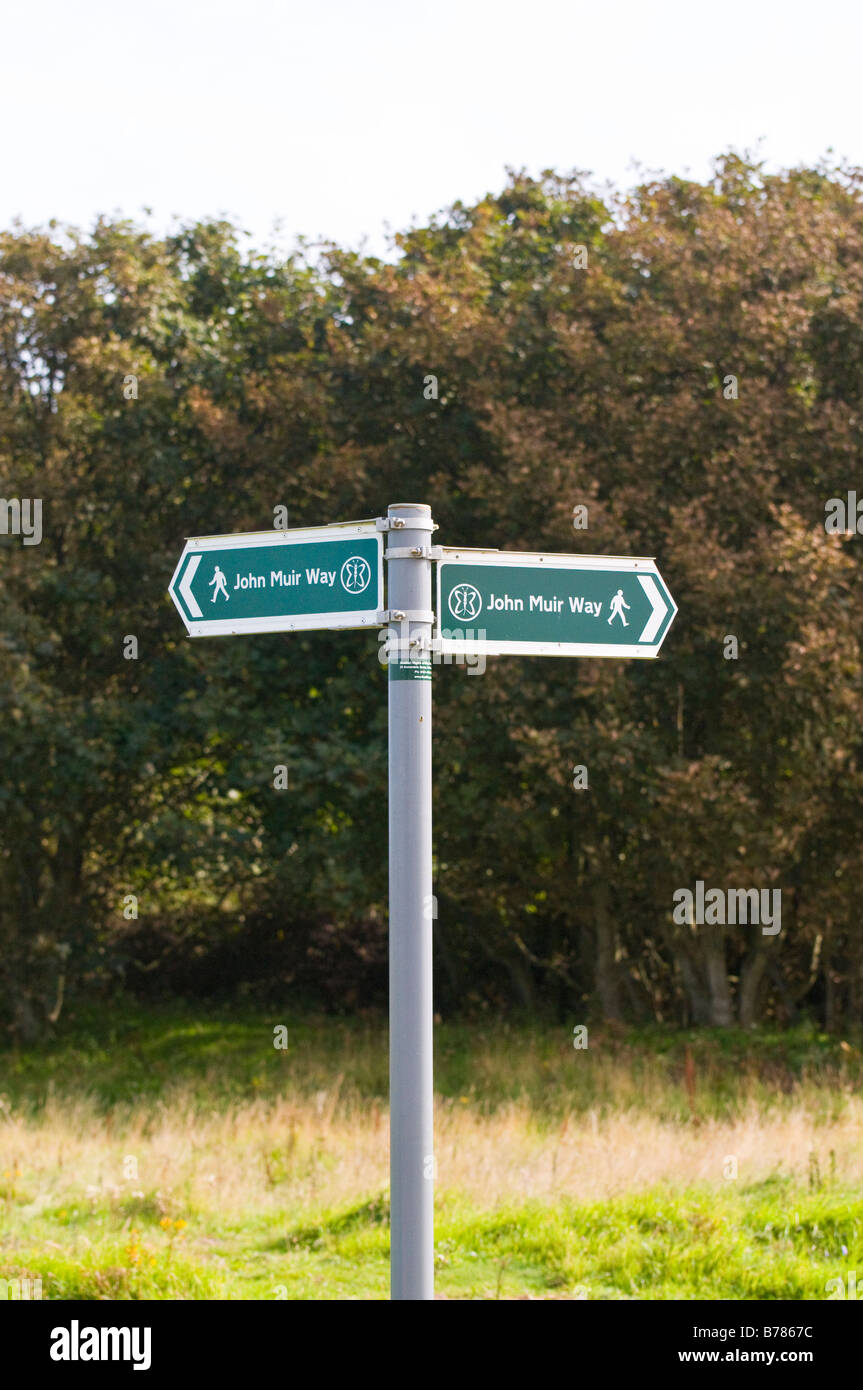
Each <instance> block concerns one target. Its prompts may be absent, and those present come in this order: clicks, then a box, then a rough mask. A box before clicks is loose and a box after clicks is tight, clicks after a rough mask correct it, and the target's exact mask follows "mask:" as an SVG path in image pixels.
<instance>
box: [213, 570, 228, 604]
mask: <svg viewBox="0 0 863 1390" xmlns="http://www.w3.org/2000/svg"><path fill="white" fill-rule="evenodd" d="M214 584H215V586H216V587H215V589H213V597H212V599H211V602H212V603H215V602H216V599H217V598H218V596H219V594H220V593H221V594H224V595H225V598H227V597H228V587H227V585H226V583H225V576H224V574H223V572H222V571H221V570H220V569H219V566H218V565H216V573H215V574H214V575H213V577H212V579H211V580H210V583H209V586H208V587H209V588H211V589H212V588H213V585H214Z"/></svg>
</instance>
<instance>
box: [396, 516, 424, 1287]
mask: <svg viewBox="0 0 863 1390" xmlns="http://www.w3.org/2000/svg"><path fill="white" fill-rule="evenodd" d="M387 515H388V517H389V522H390V529H389V532H388V545H387V551H391V550H396V549H397V550H410V549H414V548H418V549H419V554H418V555H404V556H401V557H400V558H397V559H392V560H388V564H387V604H388V606H389V610H390V626H391V627H392V628H394V629H395V630H397V631H398V633H399V653H398V657H394V655H393V654H392V653H391V655H390V660H389V682H388V684H389V833H390V903H389V922H390V931H389V948H390V962H389V963H390V1297H391V1298H393V1299H400V1300H401V1299H431V1298H434V1176H435V1172H434V1170H435V1160H434V1147H433V1146H434V1133H433V1110H432V1106H433V1063H432V1043H433V1035H432V1030H433V1017H432V919H433V915H434V914H433V899H432V838H431V817H432V808H431V798H432V738H431V713H432V699H431V697H432V688H431V675H432V668H431V661H430V658H429V648H428V645H427V644H428V642H429V641H430V639H431V634H432V624H431V621H427V620H424V619H422V618H417V617H414V616H412V615H414V614H429V615H430V612H431V607H432V563H431V560H430V559H429V558H428V556H427V555H423V553H422V552H423V550H427V547H428V546H429V545H430V543H431V533H432V526H433V523H432V520H431V508H430V507H427V506H425V505H423V504H421V503H412V502H399V503H393V504H392V505H391V506H390V507H389V508H388V511H387ZM399 613H404V614H406V615H408V616H407V617H406V618H405V619H404V620H401V619H400V618H399V617H398V616H396V615H398V614H399ZM408 639H409V640H408ZM409 649H410V652H411V653H412V654H413V655H414V656H415V655H416V653H417V652H418V651H422V653H423V659H420V660H416V659H411V656H410V655H409Z"/></svg>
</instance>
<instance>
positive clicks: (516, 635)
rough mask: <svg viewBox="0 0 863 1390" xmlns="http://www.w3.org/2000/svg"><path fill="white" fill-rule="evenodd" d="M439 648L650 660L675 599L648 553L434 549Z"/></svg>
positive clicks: (447, 651) (446, 651)
mask: <svg viewBox="0 0 863 1390" xmlns="http://www.w3.org/2000/svg"><path fill="white" fill-rule="evenodd" d="M441 555H442V558H441V560H440V563H439V564H438V602H437V621H438V627H437V631H436V633H435V648H436V649H437V650H438V651H440V652H442V653H444V654H451V655H457V654H459V653H481V652H485V653H487V654H488V655H491V656H493V655H508V654H514V655H517V654H521V655H525V656H634V657H653V656H656V655H657V654H658V652H659V648H660V647H661V646H662V642H663V639H664V638H665V635H666V633H667V632H668V629H669V627H670V626H671V623H672V620H673V618H674V615H675V613H676V612H677V605H676V604H675V602H674V600H673V598H672V597H671V595H670V594H669V592H668V589H667V588H666V587H665V584H664V583H663V581H662V578H661V576H660V573H659V570H658V569H657V568H656V565H655V563H654V561H653V560H651V559H630V558H619V557H616V556H606V555H602V556H600V555H538V554H529V553H522V552H518V553H507V552H501V551H494V550H491V551H470V550H456V549H451V548H449V547H447V546H443V547H441Z"/></svg>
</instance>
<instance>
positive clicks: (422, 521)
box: [375, 516, 438, 533]
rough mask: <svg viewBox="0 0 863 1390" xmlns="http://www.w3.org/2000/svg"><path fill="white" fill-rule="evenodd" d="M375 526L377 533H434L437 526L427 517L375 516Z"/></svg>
mask: <svg viewBox="0 0 863 1390" xmlns="http://www.w3.org/2000/svg"><path fill="white" fill-rule="evenodd" d="M375 526H376V528H377V529H378V531H428V532H429V533H431V532H432V531H436V530H437V529H438V524H437V522H436V521H432V519H431V517H428V516H417V517H413V516H411V517H407V516H377V517H375Z"/></svg>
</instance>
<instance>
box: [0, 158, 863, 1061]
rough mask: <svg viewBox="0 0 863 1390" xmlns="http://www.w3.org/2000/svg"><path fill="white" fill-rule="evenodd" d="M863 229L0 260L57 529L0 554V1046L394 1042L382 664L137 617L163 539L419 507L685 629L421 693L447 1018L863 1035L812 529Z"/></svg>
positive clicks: (843, 708)
mask: <svg viewBox="0 0 863 1390" xmlns="http://www.w3.org/2000/svg"><path fill="white" fill-rule="evenodd" d="M860 188H861V183H860V175H859V174H858V173H857V172H856V171H849V170H837V169H833V168H829V167H826V166H825V167H819V168H817V169H811V170H805V169H804V170H792V171H789V172H786V173H783V174H776V175H768V174H766V173H765V172H764V170H763V168H761V167H760V166H758V165H757V164H753V163H751V162H748V161H747V160H745V159H740V158H737V157H727V158H725V159H722V160H719V161H718V162H717V166H716V174H715V178H714V179H713V180H712V181H710V182H708V183H707V184H705V185H699V184H695V183H692V182H689V181H685V180H680V179H676V178H668V179H665V180H656V181H654V182H651V183H649V184H645V185H643V186H640V187H638V188H636V189H634V190H632V191H631V193H629V194H628V195H627V196H625V197H623V196H621V197H619V198H615V199H609V200H608V201H607V203H603V202H602V201H600V200H599V199H598V198H597V197H596V195H595V193H594V192H593V191H592V190H591V189H590V188H589V187H588V186H587V185H586V183H585V181H584V180H583V178H582V176H580V175H578V174H572V175H566V176H563V175H557V174H554V173H553V172H550V171H549V172H547V173H545V174H543V175H542V176H541V177H540V178H538V179H532V178H530V177H528V176H527V175H526V174H524V173H518V172H513V173H511V175H510V178H509V182H508V184H507V187H506V188H504V189H503V191H502V192H501V193H500V194H499V195H497V196H491V195H489V196H488V197H486V198H483V199H482V200H480V201H479V202H478V203H477V204H476V205H475V206H473V207H467V206H464V205H461V204H457V205H456V206H455V207H453V208H452V209H450V210H449V211H448V212H447V213H446V214H443V215H442V216H441V217H439V218H437V219H434V220H433V221H432V222H431V223H430V225H429V226H428V227H417V228H414V229H412V230H411V231H409V232H406V233H404V234H402V235H400V236H398V237H396V239H395V247H394V251H395V259H394V261H393V262H392V263H390V262H385V261H382V260H378V259H375V258H368V257H363V256H360V255H357V254H355V253H347V252H344V251H342V250H340V249H339V248H337V247H329V248H327V250H326V252H325V254H324V255H323V256H322V257H321V258H320V260H319V261H318V263H316V264H312V263H311V262H310V260H309V259H308V258H307V257H306V256H305V254H304V253H303V252H298V253H297V254H296V255H295V256H293V257H291V258H288V259H287V260H286V261H279V260H277V259H275V258H273V257H271V256H269V255H262V254H258V253H256V252H254V251H253V250H251V249H250V248H248V247H247V246H246V245H245V244H244V243H243V239H242V237H241V235H240V234H239V233H238V232H237V231H236V230H235V229H234V228H233V227H231V226H230V225H229V224H227V223H224V222H210V223H200V224H195V225H192V226H189V227H185V228H182V229H180V230H179V231H178V232H177V233H176V234H174V235H172V236H170V237H167V238H165V239H163V240H160V239H157V238H153V237H151V236H149V235H148V234H146V233H144V232H142V231H140V230H139V229H137V228H135V227H134V226H132V225H131V224H130V223H128V222H109V221H107V220H101V221H100V222H98V223H97V225H96V226H95V227H94V228H93V230H92V232H90V233H89V234H88V235H83V234H81V233H78V232H75V231H62V230H60V229H58V228H56V227H53V226H52V227H51V228H49V229H47V230H44V231H38V230H34V231H28V230H24V229H21V228H16V229H15V230H13V231H11V232H7V233H5V234H3V235H2V236H0V325H2V327H0V479H2V491H3V494H4V496H7V497H37V498H42V499H43V500H44V538H43V540H42V543H41V544H40V545H38V546H33V547H27V546H23V545H22V544H21V541H20V539H19V538H18V537H15V536H0V574H2V584H3V594H4V618H5V621H4V629H3V641H2V646H0V730H2V733H0V754H2V775H0V821H2V829H0V962H2V964H0V1012H2V1015H3V1017H4V1018H5V1021H6V1024H7V1025H8V1026H11V1027H12V1029H13V1032H14V1035H15V1036H16V1037H18V1038H25V1037H33V1036H36V1035H37V1033H38V1032H39V1030H40V1029H43V1028H45V1027H46V1026H54V1023H55V1022H56V1020H57V1019H58V1017H62V1008H63V1007H64V1000H68V999H69V998H75V997H76V996H80V995H81V994H82V993H86V992H92V991H93V990H94V989H99V990H108V991H110V989H111V988H113V987H114V986H115V984H116V983H117V982H118V981H120V980H122V979H124V978H125V980H126V981H127V982H128V983H129V984H133V985H134V987H135V988H136V989H138V990H142V991H144V990H146V991H149V992H150V994H151V995H152V994H156V995H158V994H165V993H167V992H169V991H171V990H174V991H181V992H185V993H193V992H195V993H199V994H218V993H220V992H222V993H224V992H225V991H226V990H227V989H231V988H235V987H236V986H238V985H243V986H245V987H246V988H247V989H249V990H252V991H254V992H257V993H258V994H259V995H260V996H261V997H262V998H264V997H266V995H267V991H270V992H271V995H272V997H281V998H283V997H285V994H286V992H288V991H293V992H294V994H295V995H296V993H297V992H303V993H311V994H314V995H317V997H318V998H319V999H323V1000H325V1001H326V1002H327V1004H328V1005H330V1006H334V1005H337V1004H338V1003H339V1002H341V1003H343V1004H347V1006H351V1005H352V1004H356V1003H361V1002H363V1001H370V1002H375V1003H377V1002H379V1001H380V998H381V994H382V991H383V989H384V988H385V977H384V974H383V964H382V934H383V929H384V920H385V895H386V855H385V847H384V842H383V838H382V836H383V827H384V808H385V798H386V776H385V773H386V765H385V762H386V749H385V700H386V692H385V681H384V677H383V672H382V670H381V668H380V666H379V664H378V663H377V660H376V653H377V642H376V641H375V640H374V634H371V635H368V634H366V635H360V634H352V635H339V636H333V635H331V634H327V633H318V634H309V635H307V636H300V635H296V636H293V635H292V636H291V637H290V638H285V637H282V636H270V637H261V638H254V639H251V638H250V639H247V640H236V641H232V642H223V643H219V642H212V643H210V642H203V641H202V642H196V643H190V642H187V641H186V640H185V639H184V638H183V637H182V635H181V631H180V626H179V623H178V620H177V618H176V614H175V613H174V612H173V610H172V608H171V606H170V603H169V601H168V599H167V597H166V589H167V584H168V580H169V578H170V575H171V573H172V570H173V566H174V564H175V562H176V559H177V557H178V555H179V552H180V549H181V546H182V543H183V539H184V538H185V537H186V536H187V535H194V534H213V533H220V532H229V531H238V530H253V529H260V528H262V527H267V526H269V525H270V524H271V522H272V517H273V508H274V507H276V506H279V505H283V506H287V507H288V509H289V514H290V523H291V525H300V524H315V523H321V522H325V521H328V520H334V519H345V520H347V519H350V518H352V517H366V516H369V515H373V514H376V513H380V512H382V511H383V510H384V509H385V507H386V505H387V503H388V502H389V501H392V500H398V499H400V498H403V497H405V496H410V497H414V498H418V499H420V500H426V501H428V502H430V503H431V505H432V508H433V512H434V516H435V519H436V520H437V521H438V523H439V525H440V531H439V533H438V539H440V540H443V541H445V542H446V543H449V544H466V545H478V544H484V545H496V546H500V547H511V548H522V549H549V550H555V549H559V550H573V549H585V550H587V551H589V552H591V553H610V554H626V553H630V554H655V555H657V556H658V558H659V560H660V563H661V567H662V571H663V574H664V575H665V576H666V578H667V579H668V582H669V584H670V587H671V590H672V592H673V593H674V595H675V597H676V599H677V602H678V604H679V607H680V614H679V617H678V619H677V622H676V624H675V627H674V630H673V632H672V634H671V637H670V638H669V641H668V642H667V643H666V647H665V649H664V651H663V655H662V658H661V659H660V660H659V661H658V662H655V663H637V662H636V663H620V662H601V661H580V662H560V663H555V662H548V661H530V660H527V659H523V658H501V659H498V660H496V661H494V662H493V663H491V665H490V668H489V669H488V670H487V672H486V673H485V675H484V676H482V678H473V677H470V676H468V675H467V673H466V672H465V671H464V670H463V669H462V670H459V669H442V670H440V671H437V672H436V673H435V697H436V710H435V721H436V734H435V738H436V743H435V758H436V767H437V775H436V784H435V798H436V804H435V825H436V832H435V833H436V857H437V881H436V887H435V891H436V893H437V897H438V902H439V913H438V921H437V948H438V956H439V958H438V966H439V968H438V981H439V997H440V999H441V1001H442V1003H443V1006H444V1007H446V1008H451V1007H459V1008H461V1009H465V1010H468V1011H471V1010H472V1011H474V1012H478V1013H480V1014H481V1013H482V1012H483V1011H484V1010H488V1009H503V1008H507V1007H511V1006H512V1005H513V1004H515V1005H518V1006H520V1007H522V1008H525V1009H528V1010H530V1011H532V1012H533V1013H538V1012H541V1011H548V1012H550V1013H552V1014H554V1013H557V1014H558V1015H564V1014H566V1015H567V1016H568V1014H569V1013H571V1012H572V1011H573V1010H577V1011H578V1012H580V1013H582V1014H584V1015H585V1016H587V1015H591V1016H595V1015H597V1014H602V1015H604V1016H605V1017H606V1018H609V1019H612V1020H614V1019H617V1018H627V1019H630V1020H635V1021H640V1022H646V1021H648V1020H650V1019H659V1020H677V1021H681V1022H684V1023H689V1022H694V1023H698V1024H702V1025H718V1026H723V1027H727V1026H730V1025H731V1024H732V1023H734V1022H737V1023H739V1024H741V1025H743V1026H744V1027H747V1028H748V1027H750V1026H751V1025H752V1024H754V1023H756V1022H758V1021H763V1020H771V1021H778V1022H785V1023H788V1022H792V1021H794V1020H795V1019H797V1018H799V1017H800V1016H801V1015H803V1016H806V1015H811V1016H814V1017H817V1018H818V1019H819V1020H820V1021H821V1022H822V1023H823V1024H824V1025H825V1026H827V1027H828V1028H829V1029H831V1030H838V1029H841V1028H843V1027H845V1026H847V1024H848V1023H849V1022H852V1021H854V1022H860V1021H861V1018H863V954H861V952H863V947H861V942H860V934H859V932H857V931H856V911H855V908H854V903H855V900H856V898H857V897H858V895H859V892H860V887H861V884H860V867H859V855H858V854H857V843H858V840H859V824H860V805H861V781H860V779H861V773H860V758H859V737H860V734H859V731H860V728H861V722H863V721H861V714H863V710H861V653H860V636H859V630H858V628H859V625H855V622H854V614H855V612H856V593H857V589H858V586H859V574H860V558H859V556H860V551H859V549H858V548H857V547H858V546H859V539H858V541H857V544H856V545H855V542H854V540H853V539H852V538H851V537H850V536H849V537H846V538H843V537H837V536H829V535H827V534H826V533H825V530H824V507H825V503H826V501H827V499H828V498H830V497H833V496H844V495H845V493H846V492H847V491H848V489H849V488H852V487H853V486H854V484H855V478H854V476H853V465H854V461H855V460H856V459H857V458H858V457H859V453H860V447H861V437H860V430H861V424H860V421H861V419H863V412H861V400H860V394H861V382H863V377H861V374H860V371H859V365H860V362H861V361H863V346H861V345H863V338H861V328H860V325H861V323H863V282H861V269H860V268H861V265H863V254H861V252H863V226H861V201H860ZM578 248H584V249H585V251H586V253H587V257H588V261H587V266H586V267H583V266H580V265H579V263H578V254H577V252H578ZM579 254H580V253H579ZM428 373H433V374H434V375H436V376H437V377H438V381H439V384H440V391H439V397H438V399H437V400H426V399H425V398H424V395H423V380H424V377H425V376H426V374H428ZM729 374H732V375H734V376H736V377H737V379H738V382H739V398H738V399H736V400H728V399H725V397H724V395H723V382H724V381H725V379H726V377H727V376H728V375H729ZM129 376H134V377H135V378H137V396H136V397H135V398H132V399H127V398H126V397H125V396H124V390H123V384H124V381H125V380H126V379H127V378H128V377H129ZM577 503H586V504H587V505H588V506H589V509H590V524H589V529H588V530H587V531H578V532H574V531H573V529H572V521H571V518H572V509H573V507H574V506H575V505H576V504H577ZM129 634H132V635H134V636H136V637H137V640H138V645H139V656H138V659H137V660H127V659H124V656H123V647H124V640H125V637H126V636H127V635H129ZM727 634H733V635H735V636H736V637H737V638H738V640H739V644H740V654H739V658H738V659H737V660H725V659H724V657H723V643H724V640H725V636H726V635H727ZM276 763H287V764H288V765H289V768H290V790H289V791H287V792H281V793H276V792H274V790H273V784H272V775H273V773H272V769H273V766H274V764H276ZM574 764H585V765H586V766H587V767H588V768H589V773H590V790H589V792H584V793H577V792H574V791H573V790H572V786H571V769H572V767H573V765H574ZM696 878H701V879H703V880H705V881H706V882H707V883H712V884H715V885H717V886H723V887H730V886H735V887H736V886H740V887H742V886H758V887H780V888H781V889H782V892H783V929H782V933H781V936H780V937H779V938H777V939H772V938H771V939H768V938H764V937H761V936H760V935H758V934H757V930H756V931H752V929H748V930H747V929H744V928H741V927H729V928H725V929H723V930H718V929H716V928H709V929H707V932H704V931H702V932H701V933H688V934H687V931H684V930H681V929H680V928H677V927H675V925H674V924H673V923H672V921H671V916H670V909H671V894H672V892H673V891H674V889H675V888H678V887H683V886H692V884H693V883H694V881H695V879H696ZM129 894H134V895H135V896H136V897H137V898H138V902H139V918H138V920H137V921H128V920H126V919H125V918H124V917H123V903H124V901H125V899H126V897H127V895H129ZM264 941H266V942H267V943H268V944H267V946H266V949H263V948H262V942H264Z"/></svg>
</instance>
